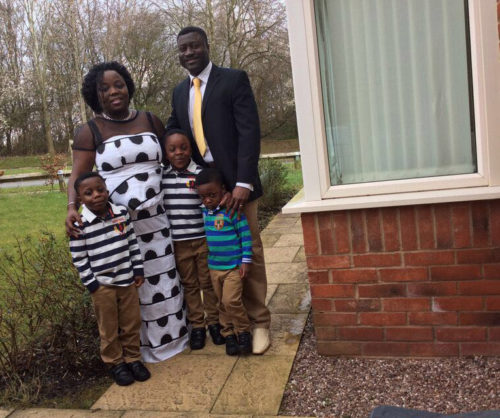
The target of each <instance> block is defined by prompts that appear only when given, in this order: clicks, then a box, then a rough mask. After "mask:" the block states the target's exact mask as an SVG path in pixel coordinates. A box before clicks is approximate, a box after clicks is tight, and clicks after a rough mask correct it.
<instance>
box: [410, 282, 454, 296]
mask: <svg viewBox="0 0 500 418" xmlns="http://www.w3.org/2000/svg"><path fill="white" fill-rule="evenodd" d="M456 294H457V285H456V283H454V282H441V283H408V296H452V295H456Z"/></svg>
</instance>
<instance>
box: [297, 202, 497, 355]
mask: <svg viewBox="0 0 500 418" xmlns="http://www.w3.org/2000/svg"><path fill="white" fill-rule="evenodd" d="M302 225H303V233H304V245H305V253H306V258H307V265H308V269H309V282H310V285H311V294H312V306H313V317H314V325H315V332H316V336H317V340H318V351H319V352H320V353H322V354H328V355H348V356H358V355H362V356H459V355H461V356H466V355H500V199H498V200H492V201H477V202H466V203H453V204H436V205H420V206H405V207H396V208H380V209H367V210H352V211H339V212H323V213H312V214H303V215H302Z"/></svg>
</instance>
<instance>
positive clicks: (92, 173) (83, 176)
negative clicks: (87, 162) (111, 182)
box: [74, 171, 106, 194]
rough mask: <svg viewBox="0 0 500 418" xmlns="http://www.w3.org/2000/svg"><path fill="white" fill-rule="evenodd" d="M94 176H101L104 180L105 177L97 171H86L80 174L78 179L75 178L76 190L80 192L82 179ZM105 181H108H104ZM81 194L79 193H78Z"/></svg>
mask: <svg viewBox="0 0 500 418" xmlns="http://www.w3.org/2000/svg"><path fill="white" fill-rule="evenodd" d="M92 177H99V178H100V179H101V180H102V181H104V178H103V177H102V176H101V175H100V174H99V173H98V172H97V171H88V172H86V173H83V174H80V175H79V176H78V177H77V178H76V180H75V184H74V187H75V191H76V193H78V188H79V187H80V184H82V181H84V180H87V179H89V178H92ZM104 183H106V182H105V181H104ZM78 194H79V193H78Z"/></svg>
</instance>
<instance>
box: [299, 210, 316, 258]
mask: <svg viewBox="0 0 500 418" xmlns="http://www.w3.org/2000/svg"><path fill="white" fill-rule="evenodd" d="M301 220H302V233H303V235H304V251H305V253H306V255H316V254H319V245H318V239H317V236H316V216H315V215H314V214H313V213H303V214H302V215H301Z"/></svg>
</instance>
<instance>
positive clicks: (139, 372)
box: [127, 360, 151, 382]
mask: <svg viewBox="0 0 500 418" xmlns="http://www.w3.org/2000/svg"><path fill="white" fill-rule="evenodd" d="M127 366H128V368H129V370H130V371H131V372H132V375H133V376H134V379H135V380H137V381H139V382H144V381H145V380H148V379H149V378H150V377H151V373H149V370H148V369H146V366H144V364H142V362H141V361H139V360H137V361H133V362H132V363H128V364H127Z"/></svg>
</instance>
